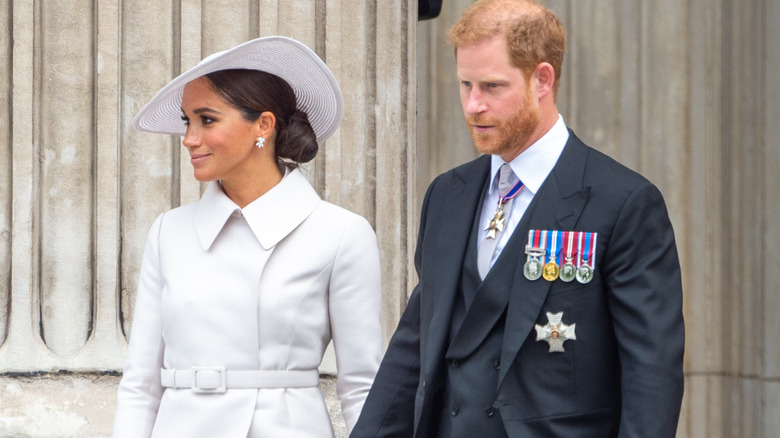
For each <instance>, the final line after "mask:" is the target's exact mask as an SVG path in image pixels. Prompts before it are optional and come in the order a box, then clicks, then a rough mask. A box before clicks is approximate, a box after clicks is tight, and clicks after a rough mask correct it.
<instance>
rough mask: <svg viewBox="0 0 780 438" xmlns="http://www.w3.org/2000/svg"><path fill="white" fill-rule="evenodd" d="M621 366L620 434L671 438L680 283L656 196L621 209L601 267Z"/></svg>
mask: <svg viewBox="0 0 780 438" xmlns="http://www.w3.org/2000/svg"><path fill="white" fill-rule="evenodd" d="M603 270H604V275H605V282H606V287H607V293H608V302H609V306H610V313H611V316H612V318H613V327H614V332H615V337H616V340H617V343H618V348H619V357H620V364H621V366H620V369H621V394H622V395H621V400H622V402H621V403H622V405H621V418H620V433H619V436H620V437H670V438H671V437H674V436H675V431H676V428H677V422H678V418H679V412H680V405H681V403H682V395H683V350H684V336H685V334H684V326H683V315H682V283H681V274H680V265H679V260H678V256H677V250H676V247H675V241H674V233H673V231H672V225H671V222H670V220H669V216H668V213H667V210H666V206H665V205H664V201H663V198H662V196H661V193H660V192H659V191H658V189H656V188H655V187H654V186H652V185H651V184H649V183H647V184H644V185H642V186H640V187H639V188H637V189H636V190H635V191H634V192H633V193H632V194H631V195H630V196H629V197H628V199H627V201H626V203H625V205H624V206H623V208H622V210H621V212H620V214H619V216H618V219H617V221H616V222H615V227H614V230H613V232H612V238H611V241H610V242H609V244H608V246H607V248H606V250H605V254H604V262H603Z"/></svg>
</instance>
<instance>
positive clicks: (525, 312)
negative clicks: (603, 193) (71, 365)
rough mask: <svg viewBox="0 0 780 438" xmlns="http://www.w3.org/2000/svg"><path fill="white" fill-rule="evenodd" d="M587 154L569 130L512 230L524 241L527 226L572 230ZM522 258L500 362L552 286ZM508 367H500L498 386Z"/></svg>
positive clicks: (512, 352)
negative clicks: (530, 273) (527, 272)
mask: <svg viewBox="0 0 780 438" xmlns="http://www.w3.org/2000/svg"><path fill="white" fill-rule="evenodd" d="M587 155H588V153H587V148H586V147H585V145H584V144H583V143H582V142H581V141H580V140H579V139H578V138H577V137H576V136H575V135H574V133H573V132H571V131H569V141H568V142H567V143H566V147H565V148H564V150H563V152H562V153H561V157H560V158H559V159H558V162H557V163H556V165H555V167H553V170H552V171H551V172H550V175H549V176H548V177H547V179H546V180H545V182H544V184H542V186H541V187H540V188H539V192H538V193H537V194H536V195H535V196H534V200H533V201H532V203H531V206H529V210H528V211H527V212H526V214H528V213H530V216H529V218H528V219H529V220H528V221H527V222H526V221H525V217H524V218H523V219H524V221H523V224H522V225H523V226H522V227H521V226H518V228H517V229H516V230H515V233H518V232H520V233H521V235H522V237H523V240H524V241H525V240H526V239H527V237H526V236H528V230H529V229H536V230H562V231H569V230H574V228H575V226H576V225H577V220H578V219H579V217H580V214H581V213H582V209H583V208H584V207H585V203H586V202H587V200H588V195H589V193H590V188H589V187H583V176H584V173H585V163H586V161H587ZM531 207H533V208H531ZM525 259H526V258H525V256H524V254H523V255H522V257H521V256H520V254H518V260H517V269H515V273H514V280H513V281H512V283H511V284H512V286H511V287H512V291H511V293H510V295H509V303H508V308H507V317H506V325H505V327H504V340H503V344H502V349H501V363H502V364H507V365H508V364H510V363H512V362H513V361H514V359H515V357H516V356H517V353H518V351H519V350H520V347H521V346H522V345H523V343H524V342H525V340H526V339H527V338H528V335H529V333H530V332H531V330H532V328H533V325H534V323H535V321H536V319H537V317H538V315H539V313H540V312H541V310H542V305H543V304H544V302H545V300H546V298H547V294H548V292H549V291H550V287H551V286H552V283H551V282H548V281H545V280H543V279H539V280H536V281H530V280H528V279H526V278H525V276H524V275H523V270H522V265H523V264H524V263H525ZM509 368H510V367H509V366H502V367H501V370H500V373H499V386H500V384H501V382H502V381H503V379H504V377H505V376H506V373H507V370H508V369H509Z"/></svg>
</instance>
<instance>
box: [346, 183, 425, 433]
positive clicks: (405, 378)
mask: <svg viewBox="0 0 780 438" xmlns="http://www.w3.org/2000/svg"><path fill="white" fill-rule="evenodd" d="M436 181H438V178H437V180H434V182H433V183H431V186H430V187H429V188H428V192H427V193H426V195H425V199H424V200H423V207H422V213H421V216H420V217H421V219H420V230H419V233H418V236H417V249H416V251H415V267H416V269H417V274H418V276H419V277H422V275H423V268H422V258H423V257H422V242H423V240H424V238H423V235H424V230H425V224H426V218H427V210H428V204H429V202H430V198H431V192H432V191H433V188H434V186H435V185H436ZM421 295H422V290H421V286H420V284H419V283H418V285H417V287H415V288H414V291H413V292H412V295H411V297H410V298H409V302H408V303H407V305H406V309H405V310H404V313H403V315H401V320H400V321H399V322H398V327H397V328H396V330H395V333H394V334H393V337H392V338H391V339H390V344H389V345H388V347H387V351H386V352H385V356H384V358H383V360H382V364H381V366H380V367H379V372H378V373H377V375H376V379H374V384H373V386H372V387H371V391H370V392H369V394H368V398H367V399H366V403H365V405H364V406H363V411H362V412H361V414H360V418H359V419H358V422H357V425H356V426H355V428H354V430H353V431H352V434H351V435H350V438H374V437H384V438H392V437H396V438H402V437H411V436H413V435H414V415H415V401H416V394H417V389H418V386H419V384H420V366H421V365H420V364H421V347H420V313H421V300H422V299H421Z"/></svg>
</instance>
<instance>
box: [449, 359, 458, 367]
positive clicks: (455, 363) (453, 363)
mask: <svg viewBox="0 0 780 438" xmlns="http://www.w3.org/2000/svg"><path fill="white" fill-rule="evenodd" d="M450 365H452V367H453V368H457V367H459V366H460V359H452V362H450Z"/></svg>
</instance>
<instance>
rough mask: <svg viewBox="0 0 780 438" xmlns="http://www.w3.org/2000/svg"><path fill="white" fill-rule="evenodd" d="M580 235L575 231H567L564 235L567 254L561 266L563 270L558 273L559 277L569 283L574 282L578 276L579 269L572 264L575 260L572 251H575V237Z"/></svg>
mask: <svg viewBox="0 0 780 438" xmlns="http://www.w3.org/2000/svg"><path fill="white" fill-rule="evenodd" d="M578 234H579V233H575V232H573V231H566V232H564V234H563V244H564V246H565V247H566V252H565V253H564V257H563V258H564V262H563V264H562V265H561V270H560V272H559V273H558V277H559V278H560V279H561V280H562V281H565V282H567V283H568V282H570V281H572V280H574V277H576V276H577V267H576V266H574V263H572V261H573V260H574V255H573V254H572V251H573V250H574V239H575V236H577V235H578Z"/></svg>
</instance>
